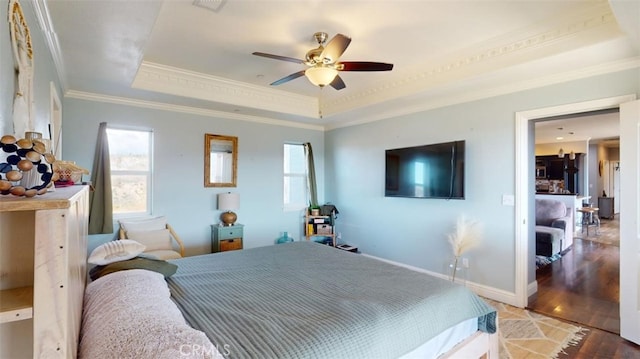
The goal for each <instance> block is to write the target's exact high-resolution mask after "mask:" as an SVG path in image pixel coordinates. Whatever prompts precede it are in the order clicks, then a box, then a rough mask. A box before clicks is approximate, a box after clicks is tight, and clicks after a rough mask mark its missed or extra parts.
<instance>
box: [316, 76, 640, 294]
mask: <svg viewBox="0 0 640 359" xmlns="http://www.w3.org/2000/svg"><path fill="white" fill-rule="evenodd" d="M639 78H640V72H639V71H638V70H637V69H636V70H631V71H624V72H620V73H615V74H611V75H607V76H598V77H593V78H589V79H584V80H579V81H573V82H570V83H565V84H559V85H554V86H548V87H544V88H539V89H535V90H529V91H523V92H519V93H513V94H509V95H504V96H499V97H494V98H489V99H486V100H481V101H475V102H469V103H465V104H460V105H454V106H449V107H444V108H439V109H434V110H430V111H425V112H422V113H417V114H412V115H407V116H401V117H398V118H392V119H388V120H384V121H378V122H373V123H369V124H363V125H359V126H353V127H347V128H340V129H336V130H333V131H330V132H328V133H327V135H326V137H325V146H326V149H327V150H326V153H325V160H326V168H327V172H326V173H325V179H326V183H327V200H329V201H332V202H334V203H335V204H336V205H337V206H338V208H339V209H340V218H339V220H338V224H337V226H338V227H337V228H338V231H339V232H341V234H342V238H343V240H344V241H346V242H348V243H350V244H353V245H356V246H358V247H359V248H360V249H361V250H362V251H363V252H364V253H368V254H372V255H375V256H379V257H383V258H387V259H390V260H394V261H398V262H402V263H406V264H409V265H413V266H417V267H421V268H424V269H427V270H430V271H434V272H439V273H447V266H448V264H449V262H450V260H451V258H452V255H451V250H450V246H449V244H448V242H447V240H446V235H447V233H449V232H450V231H451V230H452V229H453V226H454V224H455V221H456V218H457V217H458V216H459V215H460V214H465V215H466V216H467V217H470V218H473V219H476V220H478V221H480V222H481V223H482V225H483V227H484V239H483V242H482V246H481V247H479V248H477V249H474V250H472V251H471V252H469V255H468V256H469V258H470V267H471V268H470V270H469V272H468V278H469V279H470V280H471V281H473V282H476V283H480V284H483V285H487V286H490V287H494V288H497V289H502V290H506V291H509V292H514V288H515V260H514V253H515V243H514V238H515V229H514V215H515V211H514V207H511V206H503V205H502V202H501V200H502V195H503V194H508V195H513V194H514V191H515V184H514V183H515V167H514V166H515V162H514V161H515V156H514V146H515V120H514V114H515V112H517V111H524V110H530V109H535V108H542V107H549V106H554V105H560V104H566V103H573V102H580V101H586V100H592V99H598V98H605V97H611V96H618V95H626V94H633V93H635V94H638V93H640V84H639V81H638V79H639ZM459 139H460V140H466V178H465V183H466V199H465V200H450V201H447V200H442V199H411V198H386V197H384V151H385V149H389V148H397V147H405V146H414V145H422V144H429V143H438V142H446V141H451V140H459ZM530 152H531V156H533V150H532V149H530ZM532 163H533V161H531V164H530V166H531V167H532V166H533V164H532Z"/></svg>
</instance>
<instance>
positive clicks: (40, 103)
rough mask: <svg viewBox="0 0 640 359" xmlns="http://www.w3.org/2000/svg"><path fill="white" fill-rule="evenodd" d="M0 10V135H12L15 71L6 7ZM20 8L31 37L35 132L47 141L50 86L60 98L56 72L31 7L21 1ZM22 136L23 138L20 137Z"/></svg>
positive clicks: (26, 2)
mask: <svg viewBox="0 0 640 359" xmlns="http://www.w3.org/2000/svg"><path fill="white" fill-rule="evenodd" d="M6 5H7V4H6V3H5V6H1V7H0V19H2V25H0V133H1V134H2V135H4V134H13V118H12V112H13V111H12V110H13V97H14V93H15V90H14V89H15V81H16V80H15V72H14V71H15V70H14V66H15V65H14V58H13V50H12V48H11V37H10V35H9V23H8V22H7V21H6V19H7V10H8V6H6ZM20 5H21V6H22V10H23V13H24V16H25V19H26V21H27V25H28V26H29V30H30V33H31V44H32V47H33V53H34V60H35V61H34V78H33V94H34V109H35V116H34V127H35V128H34V129H33V130H35V131H37V132H40V133H42V135H43V138H49V135H48V124H49V121H50V113H49V112H50V110H49V108H50V93H51V91H50V85H49V84H50V82H53V83H54V86H55V88H56V90H57V91H58V93H59V94H60V93H61V92H60V81H59V80H58V73H57V71H56V69H55V65H54V62H53V58H52V57H51V53H50V52H49V48H48V47H47V45H46V43H45V40H44V38H43V36H42V30H41V29H40V27H39V24H38V21H37V19H36V17H35V13H34V10H33V4H32V3H31V2H29V1H21V2H20ZM20 135H21V136H22V134H20Z"/></svg>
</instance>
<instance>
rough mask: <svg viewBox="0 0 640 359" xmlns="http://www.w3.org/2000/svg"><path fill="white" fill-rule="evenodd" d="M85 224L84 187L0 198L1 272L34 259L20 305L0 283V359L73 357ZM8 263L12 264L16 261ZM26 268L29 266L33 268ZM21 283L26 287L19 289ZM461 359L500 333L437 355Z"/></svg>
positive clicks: (493, 351) (479, 353)
mask: <svg viewBox="0 0 640 359" xmlns="http://www.w3.org/2000/svg"><path fill="white" fill-rule="evenodd" d="M26 203H29V204H28V205H27V204H26ZM25 211H27V212H25ZM30 211H32V212H33V213H32V214H31V213H30ZM11 212H14V213H11ZM87 222H88V190H87V188H86V187H81V186H74V187H72V188H69V189H66V188H65V189H60V190H57V191H56V192H52V193H50V194H47V195H45V196H42V197H39V198H37V199H36V200H33V202H26V201H24V199H21V198H11V197H7V196H4V197H0V226H1V227H2V229H1V230H0V235H1V236H2V240H1V241H0V249H1V251H2V253H4V254H3V255H2V257H1V259H2V260H3V262H4V263H3V264H2V266H1V267H0V269H1V272H0V273H1V274H3V275H4V274H8V275H10V276H12V277H15V276H16V275H19V274H17V273H10V271H9V270H8V269H7V261H6V259H7V256H8V255H7V253H10V254H9V256H13V255H14V253H15V254H17V257H18V259H17V260H18V261H24V260H25V258H24V257H25V254H24V253H23V254H19V250H24V249H26V251H27V252H29V250H30V248H33V251H32V252H31V253H32V254H33V256H32V258H33V259H31V260H30V259H29V254H28V253H27V254H26V257H27V258H26V259H27V260H26V263H27V264H28V265H27V266H26V267H27V268H28V267H31V272H27V273H32V274H27V275H26V276H25V275H24V274H22V277H23V278H18V279H15V278H14V279H12V282H11V283H14V286H16V285H15V283H18V286H20V288H22V287H23V286H24V287H25V288H29V287H31V289H30V290H31V291H32V292H33V294H32V295H31V294H30V292H29V291H28V290H27V291H26V294H25V293H22V294H20V295H18V297H21V298H22V299H23V300H18V301H17V303H18V304H16V303H14V302H16V301H13V300H11V301H9V300H7V299H9V298H10V297H11V298H13V297H15V293H13V292H15V291H16V289H20V288H11V286H10V283H7V281H6V280H3V281H2V282H0V283H1V284H2V287H0V289H3V290H0V301H1V302H2V310H1V312H0V315H1V317H2V318H3V320H2V324H0V325H2V326H3V327H2V328H1V331H0V333H2V338H1V340H0V344H2V348H3V349H2V350H0V357H13V356H15V355H9V354H13V353H16V352H20V353H21V354H24V353H25V352H24V348H32V353H33V357H34V358H41V357H47V358H65V359H66V358H75V357H77V351H78V342H79V333H80V323H81V313H82V297H83V294H84V289H85V285H86V269H87V266H86V257H87V256H86V254H87V238H88V236H87V226H88V223H87ZM25 225H26V226H30V227H32V228H35V229H31V231H33V232H32V237H31V238H33V241H32V244H29V243H22V244H19V243H16V242H15V241H9V240H8V238H9V237H10V236H12V235H16V234H18V233H19V232H20V229H21V228H22V229H24V228H25V227H24V226H25ZM26 242H28V241H26ZM31 246H33V247H31ZM9 262H11V263H9V264H15V263H14V262H16V260H10V261H9ZM30 263H33V266H31V264H30ZM23 267H24V266H23ZM7 277H8V276H7ZM5 278H6V277H5ZM16 281H17V282H16ZM20 281H23V282H27V283H26V285H25V284H24V283H23V284H20V283H19V282H20ZM29 282H32V283H31V284H32V285H29ZM7 287H9V289H7ZM7 302H11V303H12V304H11V305H12V307H9V304H7ZM25 302H26V304H25ZM20 316H22V317H20ZM12 317H19V319H15V318H12ZM25 317H27V318H25ZM31 317H32V318H33V324H32V325H31V326H29V325H27V326H26V329H25V326H24V325H22V327H23V328H21V329H19V330H18V331H16V332H15V333H12V334H10V335H9V334H7V333H8V332H10V331H13V329H12V328H11V327H10V326H11V325H12V322H16V321H18V322H22V323H25V322H28V319H29V318H31ZM7 318H8V319H7ZM9 319H13V320H9ZM5 326H6V327H5ZM30 328H32V331H31V333H29V329H30ZM25 334H26V335H25ZM29 334H31V335H29ZM7 348H9V349H8V350H7ZM20 348H22V349H20ZM5 354H7V355H5ZM460 357H463V358H487V359H497V358H498V357H499V356H498V334H497V333H496V334H487V333H483V332H479V331H478V332H477V333H475V334H474V335H472V336H471V337H469V338H467V339H466V340H464V341H463V342H461V343H459V344H458V345H456V346H455V347H454V348H452V349H451V350H450V351H449V352H447V353H445V354H444V355H443V356H441V358H444V359H447V358H451V359H453V358H460Z"/></svg>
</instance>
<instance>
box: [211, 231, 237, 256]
mask: <svg viewBox="0 0 640 359" xmlns="http://www.w3.org/2000/svg"><path fill="white" fill-rule="evenodd" d="M243 229H244V225H242V224H235V225H233V226H221V225H219V224H213V225H211V252H214V253H215V252H224V251H233V250H236V249H242V231H243Z"/></svg>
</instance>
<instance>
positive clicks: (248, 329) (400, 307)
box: [168, 242, 496, 358]
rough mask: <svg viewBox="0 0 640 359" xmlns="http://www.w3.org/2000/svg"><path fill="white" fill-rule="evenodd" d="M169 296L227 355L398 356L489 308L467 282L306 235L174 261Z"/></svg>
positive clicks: (487, 314) (485, 324)
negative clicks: (295, 239)
mask: <svg viewBox="0 0 640 359" xmlns="http://www.w3.org/2000/svg"><path fill="white" fill-rule="evenodd" d="M172 262H173V263H175V264H177V265H178V271H177V272H176V274H174V275H173V276H172V277H171V278H169V279H168V283H169V288H170V289H171V295H172V299H173V300H174V301H175V302H176V304H177V305H178V307H179V308H180V309H181V311H182V313H183V315H184V317H185V319H186V320H187V322H188V323H189V324H190V325H192V326H193V327H194V328H196V329H198V330H201V331H203V332H204V333H205V334H206V335H207V336H208V337H209V339H210V340H211V341H212V343H213V344H214V345H215V346H216V347H217V348H218V350H219V351H220V352H221V353H222V354H223V355H225V356H228V357H231V358H364V357H366V358H398V357H401V356H403V355H406V354H408V353H411V352H412V351H414V350H416V348H418V347H420V346H421V345H423V344H424V343H426V342H428V341H429V340H431V339H433V338H435V337H436V336H438V335H439V334H440V333H442V332H444V331H445V330H447V329H448V328H451V327H454V326H456V325H458V324H460V323H463V322H465V321H468V320H469V319H472V321H473V322H475V324H476V326H477V328H478V329H479V330H483V331H487V332H490V333H491V332H493V331H495V315H496V313H495V310H494V309H493V308H491V307H490V306H489V305H487V304H486V303H485V302H484V301H483V300H482V299H480V298H479V297H477V296H476V295H475V294H473V293H472V292H471V291H469V290H468V289H467V288H465V287H463V286H460V285H457V284H453V283H451V282H449V281H446V280H443V279H440V278H435V277H432V276H429V275H426V274H424V273H419V272H415V271H412V270H409V269H407V268H403V267H399V266H395V265H392V264H389V263H385V262H382V261H379V260H376V259H373V258H370V257H365V256H361V255H357V254H352V253H348V252H345V251H340V250H336V249H334V248H331V247H329V246H325V245H321V244H316V243H312V242H294V243H287V244H280V245H274V246H268V247H261V248H253V249H247V250H242V251H233V252H223V253H216V254H210V255H203V256H196V257H188V258H183V259H178V260H174V261H172Z"/></svg>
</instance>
